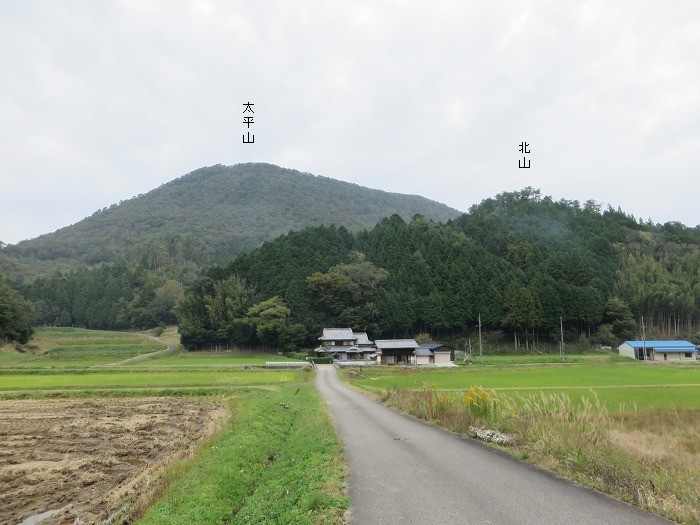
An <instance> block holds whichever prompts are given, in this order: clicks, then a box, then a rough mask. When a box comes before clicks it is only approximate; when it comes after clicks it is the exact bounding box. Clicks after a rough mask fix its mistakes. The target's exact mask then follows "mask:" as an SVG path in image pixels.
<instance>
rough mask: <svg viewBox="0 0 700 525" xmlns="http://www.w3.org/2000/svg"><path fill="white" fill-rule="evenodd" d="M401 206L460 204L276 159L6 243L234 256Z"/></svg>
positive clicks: (412, 210) (52, 251) (425, 209)
mask: <svg viewBox="0 0 700 525" xmlns="http://www.w3.org/2000/svg"><path fill="white" fill-rule="evenodd" d="M394 213H396V214H399V215H400V216H402V217H404V218H407V219H408V218H410V217H412V216H413V215H415V214H421V215H424V216H425V217H429V218H431V219H435V220H443V221H444V220H448V219H452V218H455V217H457V216H458V215H459V213H460V212H458V211H457V210H454V209H452V208H449V207H448V206H445V205H444V204H440V203H437V202H434V201H430V200H428V199H426V198H424V197H419V196H416V195H402V194H398V193H387V192H384V191H379V190H373V189H369V188H364V187H362V186H358V185H356V184H350V183H347V182H341V181H338V180H334V179H330V178H327V177H320V176H314V175H311V174H309V173H301V172H299V171H295V170H291V169H284V168H280V167H277V166H273V165H271V164H238V165H236V166H222V165H216V166H211V167H208V168H201V169H198V170H196V171H193V172H192V173H189V174H187V175H185V176H183V177H180V178H179V179H176V180H173V181H171V182H169V183H167V184H164V185H162V186H161V187H159V188H157V189H155V190H153V191H151V192H149V193H146V194H145V195H139V196H138V197H134V198H133V199H130V200H127V201H123V202H120V203H119V204H114V205H112V206H111V207H109V208H105V209H102V210H98V211H97V212H95V213H94V214H93V215H92V216H90V217H88V218H86V219H84V220H82V221H80V222H78V223H76V224H74V225H72V226H68V227H65V228H62V229H60V230H58V231H56V232H53V233H49V234H46V235H42V236H40V237H37V238H35V239H31V240H28V241H22V242H20V243H18V244H16V245H12V246H8V247H6V248H5V249H4V250H3V252H4V253H5V254H6V255H8V256H10V257H12V258H14V259H17V258H24V259H25V260H26V259H31V260H34V261H36V260H39V261H49V260H50V261H60V260H62V261H63V262H64V265H65V262H66V260H67V261H70V262H72V263H73V264H74V265H75V264H77V263H82V264H85V265H96V264H100V263H106V262H116V261H127V262H131V263H135V264H139V265H141V266H143V267H144V268H147V269H159V268H163V267H180V268H182V267H183V266H187V265H190V267H191V266H197V265H202V264H212V263H213V262H215V261H216V260H226V259H228V258H229V257H231V256H235V255H237V254H238V253H240V252H241V251H244V250H250V249H251V248H254V247H256V246H258V245H259V244H260V243H262V242H263V241H265V240H268V239H272V238H275V237H277V236H279V235H280V234H283V233H286V232H288V231H290V230H292V229H301V228H305V227H307V226H314V225H318V224H325V225H331V224H336V225H338V226H340V225H343V226H345V227H346V228H349V229H350V230H359V229H361V228H371V227H373V226H374V225H375V224H376V223H377V222H379V220H381V219H382V218H383V217H387V216H390V215H392V214H394ZM1 263H3V261H1V260H0V264H1ZM8 264H9V263H8V261H5V264H4V266H5V267H7V266H8Z"/></svg>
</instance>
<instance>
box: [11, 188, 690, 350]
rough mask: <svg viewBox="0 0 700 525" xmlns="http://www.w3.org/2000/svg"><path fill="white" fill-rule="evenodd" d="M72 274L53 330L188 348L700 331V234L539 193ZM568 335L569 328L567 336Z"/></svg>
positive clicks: (42, 288) (36, 287)
mask: <svg viewBox="0 0 700 525" xmlns="http://www.w3.org/2000/svg"><path fill="white" fill-rule="evenodd" d="M164 253H165V254H164V255H163V254H160V255H159V254H158V253H156V252H154V256H153V257H149V258H148V260H147V261H140V263H139V262H130V263H127V262H123V261H122V262H118V263H114V264H107V265H103V266H101V267H99V268H95V269H92V270H87V269H81V270H75V271H68V272H56V273H55V274H53V275H51V276H46V277H40V278H38V279H36V280H35V281H34V283H33V284H32V285H31V286H29V287H28V288H26V289H25V290H23V293H24V295H25V297H26V298H27V300H28V301H29V302H30V303H31V306H32V309H33V316H34V319H35V321H36V322H37V323H41V324H56V325H78V326H85V327H89V328H101V329H123V328H148V327H152V326H156V325H160V324H172V323H174V322H177V323H178V324H179V326H180V333H181V334H182V340H183V343H185V344H186V345H188V346H190V347H192V348H197V347H205V346H211V345H226V344H239V345H256V344H263V345H268V346H276V347H279V348H285V349H294V348H298V347H300V346H301V347H308V346H310V345H313V344H315V343H316V342H317V341H316V338H317V337H318V334H319V333H320V331H321V329H322V328H323V327H324V326H350V327H352V328H354V329H356V330H366V331H368V332H369V333H370V335H371V336H372V337H374V338H380V337H390V338H391V337H405V336H413V335H414V334H416V333H431V334H433V336H434V337H441V338H445V337H450V336H458V335H460V334H464V333H465V331H466V330H468V329H470V328H473V327H474V326H475V325H476V323H477V320H478V318H479V316H480V318H481V322H482V324H483V326H484V328H485V329H486V330H490V331H493V332H498V331H500V332H502V333H503V334H504V337H506V338H509V339H510V340H511V341H512V342H513V343H514V344H517V345H523V346H525V345H528V346H529V345H530V344H535V345H536V344H538V343H541V342H543V341H557V340H558V338H559V330H560V326H561V325H563V328H564V331H565V337H566V338H567V339H568V340H574V339H584V340H587V341H590V342H592V343H597V344H606V345H613V344H617V343H618V342H619V341H621V340H623V339H628V338H634V337H636V336H637V334H638V333H639V330H640V323H641V320H642V317H643V318H644V322H645V326H646V328H647V330H648V331H649V332H648V333H649V334H652V333H656V334H659V335H664V336H669V337H676V336H683V337H693V336H695V335H696V334H697V333H698V332H700V326H699V324H700V277H699V274H700V228H698V227H695V228H688V227H686V226H683V225H682V224H678V223H667V224H665V225H654V224H651V223H650V222H646V223H644V222H642V221H640V220H636V219H635V218H634V217H632V216H630V215H627V214H625V213H623V212H622V211H621V210H619V209H618V210H614V209H612V208H610V207H608V209H605V210H603V209H602V208H601V207H600V206H599V205H598V204H596V203H595V202H592V201H588V202H586V203H583V204H581V203H579V202H577V201H566V200H561V201H554V200H553V199H551V198H550V197H542V196H541V195H540V192H539V191H538V190H534V189H532V188H526V189H524V190H522V191H519V192H512V193H502V194H500V195H498V196H496V197H494V198H491V199H486V200H485V201H483V202H481V203H480V204H478V205H475V206H473V207H472V208H471V209H470V210H469V212H468V213H466V214H464V215H462V216H461V217H459V218H457V219H455V220H452V221H448V222H446V223H445V222H435V221H432V220H428V219H426V218H424V217H422V216H420V215H416V216H414V217H413V218H412V219H411V220H404V219H402V218H401V217H400V216H398V215H392V216H390V217H387V218H385V219H383V220H381V221H380V222H379V223H378V224H377V225H376V226H375V227H373V228H372V229H367V230H361V231H359V232H357V233H352V232H351V231H349V230H348V229H346V228H344V227H342V226H341V227H335V226H315V227H311V228H305V229H302V230H299V231H293V232H290V233H288V234H285V235H282V236H280V237H278V238H276V239H274V240H272V241H268V242H265V243H263V244H262V245H261V246H259V247H257V248H255V249H251V250H250V251H247V252H244V253H242V254H240V255H239V256H237V257H236V258H235V259H231V260H229V261H228V262H227V263H225V264H221V265H215V266H212V267H210V268H208V269H205V270H203V271H201V273H200V274H199V276H198V277H196V278H192V277H191V273H190V274H188V275H187V276H185V273H178V272H177V271H175V270H173V268H176V266H171V267H170V269H169V270H168V271H163V269H162V267H160V264H161V263H160V261H161V260H162V258H163V257H171V256H172V257H177V253H178V251H177V248H174V249H173V250H170V251H169V252H168V250H166V251H165V252H164ZM560 323H561V325H560Z"/></svg>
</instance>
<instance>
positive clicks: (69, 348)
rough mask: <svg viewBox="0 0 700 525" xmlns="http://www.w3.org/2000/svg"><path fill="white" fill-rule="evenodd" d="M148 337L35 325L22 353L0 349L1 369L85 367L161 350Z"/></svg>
mask: <svg viewBox="0 0 700 525" xmlns="http://www.w3.org/2000/svg"><path fill="white" fill-rule="evenodd" d="M163 348H165V347H164V345H162V344H161V343H156V342H153V341H150V340H149V339H148V336H146V335H139V334H130V333H122V332H102V331H99V330H82V329H74V328H53V327H50V328H46V327H40V328H37V330H36V334H35V336H34V338H33V339H32V341H31V344H29V345H25V350H26V351H25V352H18V351H16V350H15V349H14V348H9V347H5V348H3V349H1V350H0V368H2V369H9V368H64V367H65V368H86V367H90V366H94V365H103V364H107V363H113V362H117V361H122V360H124V359H128V358H130V357H135V356H138V355H142V354H146V353H150V352H154V351H158V350H162V349H163Z"/></svg>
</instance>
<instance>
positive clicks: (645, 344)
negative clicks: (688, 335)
mask: <svg viewBox="0 0 700 525" xmlns="http://www.w3.org/2000/svg"><path fill="white" fill-rule="evenodd" d="M618 351H619V352H620V355H623V356H626V357H631V358H633V359H640V360H643V361H695V360H697V359H698V349H697V347H696V346H695V345H694V344H693V343H691V342H690V341H625V342H624V343H622V344H621V345H620V346H619V347H618Z"/></svg>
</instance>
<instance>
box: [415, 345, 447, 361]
mask: <svg viewBox="0 0 700 525" xmlns="http://www.w3.org/2000/svg"><path fill="white" fill-rule="evenodd" d="M426 358H427V359H426ZM454 360H455V354H454V348H450V347H449V346H446V345H444V344H442V343H429V344H422V345H420V347H419V348H418V350H416V364H417V365H449V364H450V363H453V362H454Z"/></svg>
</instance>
